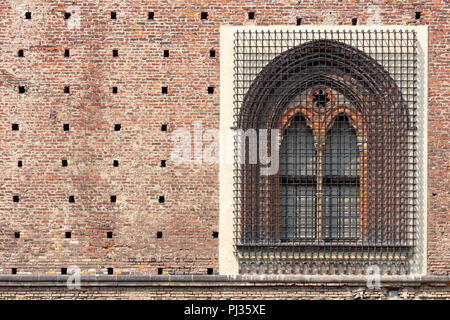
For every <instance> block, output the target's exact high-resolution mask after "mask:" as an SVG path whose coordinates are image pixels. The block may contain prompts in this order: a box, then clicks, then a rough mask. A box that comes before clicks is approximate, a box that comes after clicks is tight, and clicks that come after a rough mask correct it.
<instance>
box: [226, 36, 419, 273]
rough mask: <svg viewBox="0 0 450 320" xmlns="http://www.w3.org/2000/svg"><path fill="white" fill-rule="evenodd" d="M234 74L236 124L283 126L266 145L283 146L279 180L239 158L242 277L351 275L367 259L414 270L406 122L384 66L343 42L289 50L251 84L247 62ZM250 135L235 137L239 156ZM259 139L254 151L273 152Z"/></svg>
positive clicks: (243, 127)
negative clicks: (254, 274)
mask: <svg viewBox="0 0 450 320" xmlns="http://www.w3.org/2000/svg"><path fill="white" fill-rule="evenodd" d="M244 38H245V37H244ZM244 38H243V39H242V40H239V41H242V42H243V43H244V44H247V42H246V41H247V40H245V39H244ZM239 39H240V38H239ZM255 65H257V64H255ZM237 68H238V70H241V71H240V72H241V73H240V74H239V77H236V81H235V86H236V88H235V92H236V95H235V99H236V101H235V106H236V108H235V111H236V113H235V126H234V127H235V128H236V129H239V130H240V131H241V132H253V131H255V132H256V131H257V132H259V138H260V137H261V134H260V132H261V130H273V129H276V133H274V132H269V133H267V134H266V135H265V136H267V137H269V136H270V137H271V138H272V137H273V136H276V137H277V138H278V140H270V144H274V143H277V146H278V147H279V170H278V172H277V173H276V174H273V175H265V174H262V171H261V168H262V167H263V166H264V165H266V164H264V163H250V162H245V161H244V163H242V162H241V163H238V162H235V166H234V171H233V172H234V212H235V216H234V217H235V220H234V223H235V228H234V230H235V254H236V256H237V259H238V261H239V264H240V266H241V268H242V270H243V271H242V272H249V271H247V270H251V271H250V272H263V273H266V272H267V273H273V272H284V271H285V270H288V269H289V270H293V271H292V272H295V273H297V272H298V273H307V274H310V273H318V272H321V273H324V272H325V273H327V272H330V273H333V272H335V273H356V272H364V271H361V270H363V269H364V268H365V267H366V265H367V264H380V265H381V264H387V265H390V266H395V267H397V266H400V265H402V264H403V265H407V264H408V263H409V259H410V257H411V255H412V252H413V249H414V247H413V242H412V241H411V239H414V236H415V234H414V230H413V229H412V228H410V227H409V226H411V225H412V224H413V223H414V220H413V218H412V217H413V213H414V208H413V206H412V205H411V204H412V201H411V200H410V199H411V198H410V195H411V192H410V190H412V189H413V186H412V185H411V184H410V183H409V182H408V181H409V180H408V177H409V176H411V175H414V171H413V168H412V166H410V165H408V159H407V158H408V155H409V154H411V152H410V151H411V144H409V142H408V134H409V133H408V130H411V126H410V124H411V123H410V118H408V105H407V103H406V102H405V100H404V97H403V95H402V93H401V91H400V90H399V87H398V86H397V83H396V82H395V80H394V79H393V78H392V77H391V76H390V75H389V73H388V72H386V70H385V69H384V68H383V66H381V65H380V64H379V63H378V62H377V61H376V60H374V59H373V58H372V57H371V56H369V55H368V54H366V53H365V52H362V51H360V50H358V49H356V48H354V47H352V46H350V45H348V44H345V43H342V42H340V41H337V40H325V39H322V40H313V41H309V42H304V43H302V44H300V45H298V46H295V47H292V48H291V49H289V50H287V51H284V52H282V53H281V54H280V55H279V56H276V57H274V58H273V59H272V60H270V61H269V62H268V63H267V64H266V65H265V66H264V67H263V68H262V69H261V70H260V71H258V73H257V74H256V75H255V77H254V78H251V77H247V72H248V71H249V70H253V69H252V68H254V67H253V66H251V65H250V64H248V60H245V59H243V58H242V60H239V63H238V64H237ZM255 68H256V67H255ZM255 70H256V69H255ZM247 85H248V86H249V87H248V89H246V86H247ZM252 130H253V131H252ZM244 140H245V139H241V138H238V139H236V140H235V144H234V147H235V150H249V149H250V147H249V146H248V145H247V148H243V147H242V143H243V142H245V141H244ZM254 141H256V138H255V139H254ZM274 141H276V142H274ZM263 142H264V141H262V142H261V140H259V139H258V141H257V143H255V144H257V145H258V152H261V150H266V149H265V148H264V147H262V145H261V143H263ZM240 156H242V154H240ZM246 157H247V158H249V157H248V155H247V156H244V157H241V159H242V158H243V159H244V160H245V159H247V158H246ZM259 157H261V154H260V153H259ZM235 159H237V157H236V158H235ZM389 268H390V267H389ZM357 269H358V270H359V271H357ZM255 270H256V271H255ZM261 270H262V271H261ZM280 270H282V271H280ZM287 272H290V271H287Z"/></svg>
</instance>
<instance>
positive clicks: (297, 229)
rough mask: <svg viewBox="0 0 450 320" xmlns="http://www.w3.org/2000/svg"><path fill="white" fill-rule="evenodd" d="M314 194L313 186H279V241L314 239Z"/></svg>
mask: <svg viewBox="0 0 450 320" xmlns="http://www.w3.org/2000/svg"><path fill="white" fill-rule="evenodd" d="M315 192H316V188H315V187H314V186H298V185H282V186H281V190H280V196H281V199H280V200H281V201H280V205H281V210H280V211H281V212H280V235H281V239H283V240H292V239H299V238H314V236H315V230H316V228H315V225H316V216H315Z"/></svg>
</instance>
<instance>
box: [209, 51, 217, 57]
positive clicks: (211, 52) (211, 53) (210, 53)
mask: <svg viewBox="0 0 450 320" xmlns="http://www.w3.org/2000/svg"><path fill="white" fill-rule="evenodd" d="M209 56H210V57H211V58H214V57H215V56H216V50H209Z"/></svg>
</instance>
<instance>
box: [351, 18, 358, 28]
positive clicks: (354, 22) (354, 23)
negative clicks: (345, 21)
mask: <svg viewBox="0 0 450 320" xmlns="http://www.w3.org/2000/svg"><path fill="white" fill-rule="evenodd" d="M357 23H358V19H357V18H353V19H352V25H353V26H356V24H357Z"/></svg>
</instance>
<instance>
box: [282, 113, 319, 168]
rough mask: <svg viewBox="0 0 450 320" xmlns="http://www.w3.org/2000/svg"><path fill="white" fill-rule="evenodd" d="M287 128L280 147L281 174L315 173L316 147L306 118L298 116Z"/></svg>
mask: <svg viewBox="0 0 450 320" xmlns="http://www.w3.org/2000/svg"><path fill="white" fill-rule="evenodd" d="M290 124H291V125H290V126H289V127H288V128H286V129H285V131H284V134H283V140H282V142H281V147H280V174H281V175H315V173H316V165H315V163H316V159H315V157H316V149H315V148H314V141H313V135H312V131H311V129H310V128H308V126H307V125H306V122H305V119H304V118H303V117H301V116H296V117H295V118H294V119H293V120H292V121H291V123H290Z"/></svg>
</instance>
